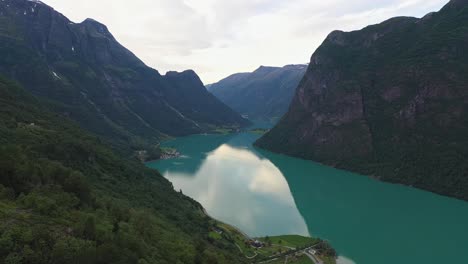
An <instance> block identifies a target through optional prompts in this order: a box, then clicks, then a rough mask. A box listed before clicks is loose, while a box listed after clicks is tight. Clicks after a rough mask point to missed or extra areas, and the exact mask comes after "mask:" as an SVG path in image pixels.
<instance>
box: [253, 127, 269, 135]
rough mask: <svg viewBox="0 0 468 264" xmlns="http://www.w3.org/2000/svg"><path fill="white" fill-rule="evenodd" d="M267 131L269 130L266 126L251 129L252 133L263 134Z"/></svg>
mask: <svg viewBox="0 0 468 264" xmlns="http://www.w3.org/2000/svg"><path fill="white" fill-rule="evenodd" d="M266 132H268V129H264V128H254V129H251V130H250V133H254V134H259V135H263V134H265V133H266Z"/></svg>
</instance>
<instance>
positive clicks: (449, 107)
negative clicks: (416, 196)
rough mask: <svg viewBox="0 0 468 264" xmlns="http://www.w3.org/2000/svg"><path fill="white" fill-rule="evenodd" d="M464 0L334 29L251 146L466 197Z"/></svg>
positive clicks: (467, 14) (467, 29)
mask: <svg viewBox="0 0 468 264" xmlns="http://www.w3.org/2000/svg"><path fill="white" fill-rule="evenodd" d="M467 46H468V1H466V0H457V1H451V2H450V3H449V4H447V5H446V6H445V7H444V8H443V9H442V10H441V11H440V12H437V13H431V14H428V15H426V16H425V17H423V18H421V19H417V18H411V17H397V18H392V19H390V20H388V21H385V22H383V23H381V24H378V25H373V26H369V27H366V28H364V29H362V30H359V31H354V32H341V31H335V32H332V33H331V34H330V35H329V36H328V37H327V39H326V40H325V41H324V43H323V44H322V45H321V46H320V47H319V48H318V49H317V51H316V52H315V53H314V55H313V56H312V59H311V63H310V66H309V68H308V70H307V73H306V75H305V77H304V78H303V80H302V81H301V84H300V85H299V88H298V90H297V91H296V95H295V97H294V99H293V102H292V104H291V106H290V109H289V111H288V113H287V114H286V116H285V117H284V118H283V119H282V120H281V122H280V123H279V124H278V125H277V126H276V127H275V128H274V129H273V130H272V131H271V132H270V133H268V134H267V135H265V136H264V137H263V138H261V139H260V140H259V141H258V142H257V143H256V144H257V145H258V146H260V147H264V148H267V149H270V150H273V151H276V152H282V153H286V154H290V155H294V156H299V157H303V158H307V159H312V160H316V161H319V162H322V163H325V164H329V165H333V166H336V167H339V168H344V169H349V170H352V171H356V172H360V173H364V174H367V175H373V176H376V177H378V178H381V179H383V180H386V181H390V182H397V183H403V184H407V185H412V186H416V187H420V188H423V189H427V190H430V191H434V192H437V193H441V194H445V195H449V196H455V197H458V198H462V199H468V136H467V135H468V53H467V52H466V47H467Z"/></svg>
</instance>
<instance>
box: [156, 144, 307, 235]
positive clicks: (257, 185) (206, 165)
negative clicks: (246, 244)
mask: <svg viewBox="0 0 468 264" xmlns="http://www.w3.org/2000/svg"><path fill="white" fill-rule="evenodd" d="M244 136H246V137H248V136H249V135H244ZM187 143H188V142H187ZM233 145H236V144H233ZM186 147H188V148H190V146H187V145H186ZM182 153H184V154H185V153H186V152H182ZM192 154H194V153H192ZM199 154H202V152H200V153H199ZM193 159H196V157H194V156H191V155H190V154H189V155H188V157H185V158H179V159H176V160H170V161H161V162H158V163H157V164H156V167H157V168H158V169H159V170H160V171H161V172H162V173H163V174H164V176H165V177H166V178H168V179H169V180H170V181H171V182H172V183H173V184H174V186H175V188H176V189H181V190H182V191H183V192H184V193H185V194H186V195H189V196H190V197H192V198H194V199H195V200H197V201H199V202H200V203H201V204H202V205H203V206H204V207H205V209H206V210H207V211H208V212H209V214H210V215H212V216H213V217H215V218H217V219H220V220H223V221H226V222H228V223H230V224H233V225H235V226H237V227H239V228H241V229H242V230H243V231H245V232H246V233H248V234H249V235H252V236H263V235H267V234H268V235H281V234H299V235H309V232H308V229H307V225H306V224H305V222H304V219H303V217H302V216H301V215H300V213H299V211H298V210H297V207H296V204H295V202H294V199H293V197H292V194H291V191H290V190H289V186H288V183H287V181H286V180H285V178H284V177H283V175H282V174H281V172H280V171H279V170H278V168H276V167H275V166H274V165H273V164H272V163H271V162H270V161H268V160H266V159H263V158H261V157H259V156H258V155H257V153H255V152H254V151H252V150H251V149H250V148H237V147H233V146H231V145H228V144H223V145H221V146H219V147H218V148H216V149H215V150H213V151H211V152H210V153H208V154H207V156H206V157H205V158H204V159H203V161H202V163H201V165H200V166H199V167H197V169H195V170H194V171H192V172H189V171H187V167H186V166H185V164H186V163H187V164H189V166H190V167H191V168H194V167H193V166H191V164H194V163H197V162H196V161H193Z"/></svg>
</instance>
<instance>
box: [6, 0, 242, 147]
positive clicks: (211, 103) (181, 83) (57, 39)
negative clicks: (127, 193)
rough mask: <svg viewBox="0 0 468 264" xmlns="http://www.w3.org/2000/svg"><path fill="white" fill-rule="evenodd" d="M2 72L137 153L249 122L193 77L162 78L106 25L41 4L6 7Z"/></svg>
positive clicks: (9, 0) (20, 0) (19, 1)
mask: <svg viewBox="0 0 468 264" xmlns="http://www.w3.org/2000/svg"><path fill="white" fill-rule="evenodd" d="M0 73H1V74H3V75H5V76H7V77H9V78H12V79H14V80H16V81H18V82H19V83H21V84H22V85H23V86H24V87H25V88H27V89H28V90H30V91H31V92H33V94H34V95H36V96H40V97H45V98H47V99H49V101H50V103H51V104H53V105H54V106H55V109H56V111H57V112H59V113H61V114H63V115H66V116H68V117H69V118H71V119H73V120H75V121H77V122H78V123H80V125H82V126H83V127H84V128H86V129H88V130H90V131H93V132H94V133H97V134H99V135H101V136H104V138H107V139H112V140H113V141H114V142H121V144H122V145H128V143H131V144H133V145H135V147H136V148H138V145H140V143H141V142H144V141H149V142H156V141H157V140H158V139H159V138H161V137H162V136H163V135H166V134H167V135H172V136H181V135H187V134H191V133H200V132H206V131H209V130H211V129H213V127H216V126H229V127H233V126H242V125H245V124H246V123H247V121H246V120H244V119H243V118H241V117H240V115H238V114H237V113H235V112H234V111H233V110H231V109H230V108H228V107H227V106H226V105H224V104H222V103H221V102H219V101H218V100H217V99H216V98H214V97H213V96H211V95H210V94H208V93H207V92H206V90H205V88H204V87H203V84H202V83H201V81H200V79H199V78H198V76H197V75H196V74H195V73H194V72H192V71H191V72H189V73H187V72H186V73H181V74H175V73H170V74H168V75H166V76H162V75H160V74H159V73H158V71H156V70H154V69H152V68H150V67H148V66H146V65H145V64H144V63H143V62H142V61H141V60H140V59H138V58H137V57H136V56H135V55H134V54H133V53H131V52H130V51H129V50H127V49H126V48H125V47H123V46H122V45H120V44H119V43H118V42H117V41H116V39H115V38H114V37H113V36H112V34H111V33H110V32H109V31H108V29H107V27H106V26H105V25H103V24H101V23H99V22H97V21H95V20H92V19H86V20H85V21H83V22H82V23H73V22H71V21H70V20H68V19H67V18H66V17H64V16H63V15H62V14H60V13H58V12H56V11H55V10H54V9H52V8H51V7H49V6H47V5H45V4H44V3H42V2H40V1H28V0H4V1H1V2H0Z"/></svg>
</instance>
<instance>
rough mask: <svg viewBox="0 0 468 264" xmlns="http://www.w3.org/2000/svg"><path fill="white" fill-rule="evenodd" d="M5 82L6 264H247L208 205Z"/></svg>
mask: <svg viewBox="0 0 468 264" xmlns="http://www.w3.org/2000/svg"><path fill="white" fill-rule="evenodd" d="M42 105H43V103H42V102H41V101H40V100H38V99H36V98H34V97H32V96H30V95H28V93H27V92H25V91H24V90H22V89H20V88H19V87H17V86H16V85H15V84H13V83H12V82H9V81H5V80H4V79H1V78H0V135H1V137H0V143H1V144H0V262H1V263H135V264H136V263H168V264H169V263H171V264H172V263H244V259H245V258H243V257H241V256H240V255H239V253H238V249H237V247H235V246H234V244H232V243H229V242H227V241H224V240H217V241H212V240H210V239H209V238H208V233H209V232H210V230H211V228H213V224H214V223H213V222H212V220H211V219H209V218H208V217H207V216H206V215H205V213H204V212H203V209H202V207H201V205H199V204H198V203H197V202H195V201H193V200H192V199H190V198H188V197H185V196H184V195H183V194H181V193H178V192H175V191H174V190H173V186H172V184H171V183H170V182H168V181H167V180H166V179H164V178H163V177H162V176H161V175H160V174H158V173H157V172H156V171H153V170H151V169H148V168H146V167H145V166H144V165H142V164H140V163H139V162H136V161H131V160H125V159H122V158H120V157H119V156H118V155H116V154H114V153H113V152H112V151H111V150H110V149H109V148H107V147H105V146H104V145H103V144H102V143H101V141H100V140H99V139H97V138H96V137H94V136H91V135H89V134H87V133H86V132H84V131H82V130H81V129H80V128H78V126H76V125H74V124H72V123H70V122H68V121H67V120H65V119H63V118H62V117H61V116H58V115H56V114H52V113H51V112H49V111H48V110H47V109H45V108H44V107H43V106H42Z"/></svg>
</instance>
